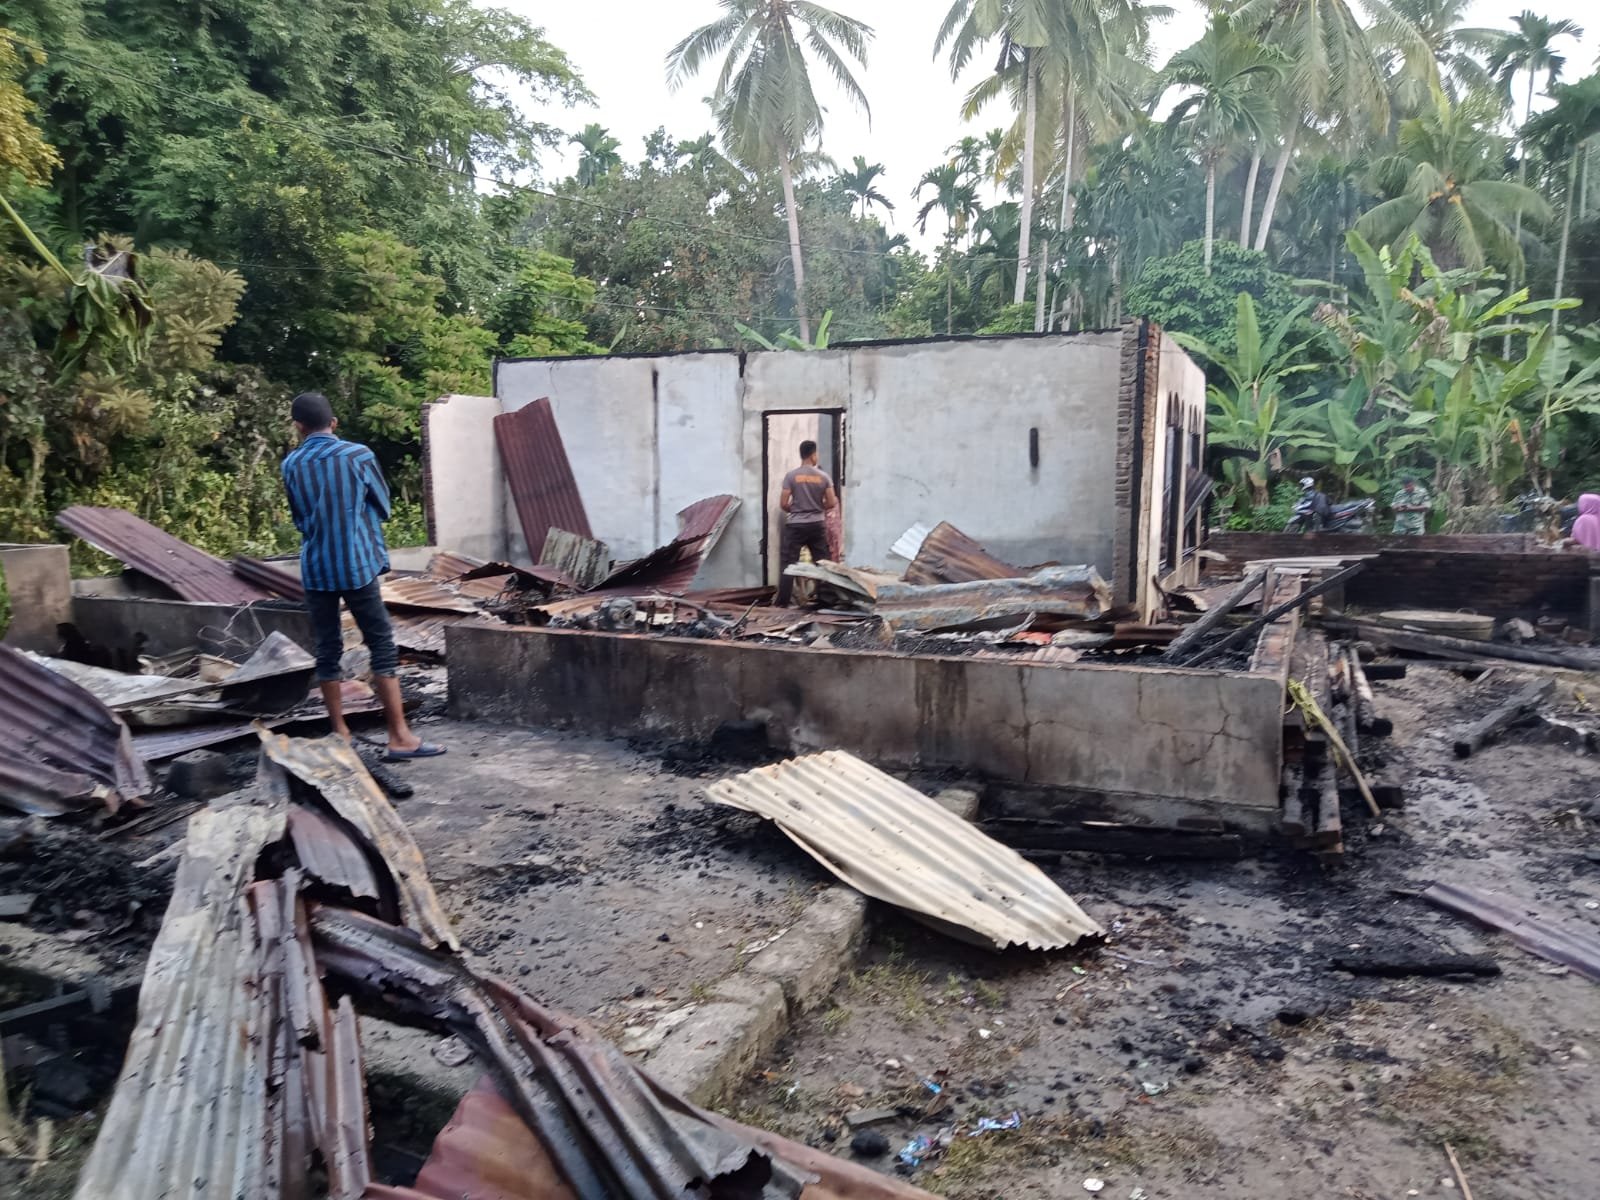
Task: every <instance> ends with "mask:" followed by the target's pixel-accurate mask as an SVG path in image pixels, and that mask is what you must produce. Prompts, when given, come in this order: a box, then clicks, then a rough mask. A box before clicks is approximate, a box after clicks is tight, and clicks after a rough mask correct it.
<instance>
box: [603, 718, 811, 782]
mask: <svg viewBox="0 0 1600 1200" xmlns="http://www.w3.org/2000/svg"><path fill="white" fill-rule="evenodd" d="M628 746H629V748H630V749H633V750H635V751H637V752H639V753H641V754H649V755H652V756H659V757H660V759H661V765H662V766H663V767H664V768H665V769H666V770H668V771H670V772H672V773H673V774H674V775H688V776H692V777H699V776H705V775H720V774H722V773H723V772H724V771H726V770H727V768H728V767H729V766H730V765H731V766H743V767H759V766H765V765H767V764H768V763H775V762H779V761H780V760H782V759H784V758H787V757H788V755H787V754H785V753H784V752H783V751H782V750H779V749H778V748H776V747H774V746H773V745H772V744H771V743H770V742H769V741H768V738H767V727H766V724H765V723H764V722H761V721H726V722H724V723H723V724H722V725H720V726H718V727H717V730H716V732H714V733H713V734H712V735H711V736H710V737H709V738H708V739H706V740H705V741H694V742H690V741H684V742H672V743H670V744H668V745H665V746H663V745H662V744H661V743H659V742H654V743H652V742H648V741H642V740H639V739H630V741H629V742H628Z"/></svg>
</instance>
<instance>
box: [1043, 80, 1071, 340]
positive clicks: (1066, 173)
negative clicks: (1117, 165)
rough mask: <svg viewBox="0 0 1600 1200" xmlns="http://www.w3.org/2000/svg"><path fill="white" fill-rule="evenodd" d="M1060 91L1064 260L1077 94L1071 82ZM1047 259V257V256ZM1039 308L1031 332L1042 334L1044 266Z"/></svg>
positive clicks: (1069, 214) (1068, 230)
mask: <svg viewBox="0 0 1600 1200" xmlns="http://www.w3.org/2000/svg"><path fill="white" fill-rule="evenodd" d="M1062 90H1063V91H1064V92H1065V93H1066V101H1065V108H1066V111H1065V112H1064V113H1063V114H1062V117H1061V121H1062V125H1063V126H1064V131H1065V133H1066V143H1067V163H1066V166H1065V167H1064V168H1063V169H1062V175H1061V257H1062V258H1063V259H1065V258H1066V255H1067V245H1068V242H1069V239H1070V238H1071V237H1072V210H1073V206H1074V204H1075V203H1076V201H1075V199H1074V197H1073V195H1072V168H1073V166H1074V161H1073V160H1074V159H1076V158H1077V156H1078V94H1077V91H1076V90H1075V89H1074V88H1073V86H1072V80H1071V79H1070V78H1069V79H1067V81H1066V84H1065V86H1064V87H1063V88H1062ZM1047 257H1048V256H1047ZM1039 296H1040V301H1039V308H1038V310H1037V312H1036V313H1035V318H1034V323H1033V331H1034V332H1035V333H1043V332H1044V326H1045V320H1044V307H1043V305H1044V299H1043V297H1044V264H1043V263H1040V264H1039Z"/></svg>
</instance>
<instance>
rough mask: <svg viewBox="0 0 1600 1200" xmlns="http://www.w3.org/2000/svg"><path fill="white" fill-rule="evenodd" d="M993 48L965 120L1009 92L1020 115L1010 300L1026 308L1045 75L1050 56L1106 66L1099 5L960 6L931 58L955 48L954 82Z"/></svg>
mask: <svg viewBox="0 0 1600 1200" xmlns="http://www.w3.org/2000/svg"><path fill="white" fill-rule="evenodd" d="M994 41H998V42H999V56H998V59H997V61H996V64H995V69H994V73H993V74H992V75H990V76H989V77H988V78H987V79H986V80H984V81H983V82H981V83H979V84H978V85H977V87H975V88H973V90H972V92H971V93H970V94H969V95H968V97H967V100H966V104H965V105H964V107H963V109H962V113H963V115H964V116H966V117H967V118H968V119H970V118H972V117H973V116H975V115H976V114H977V112H978V110H979V109H981V108H982V107H983V106H984V104H985V103H987V102H988V100H989V99H990V98H992V97H993V96H995V95H998V94H999V93H1001V92H1003V91H1004V92H1009V93H1011V95H1012V96H1013V98H1014V99H1015V101H1016V103H1017V106H1018V108H1019V109H1020V110H1021V112H1022V125H1023V134H1022V196H1021V216H1020V220H1021V222H1022V229H1021V237H1020V239H1019V242H1018V249H1017V280H1016V286H1015V289H1014V292H1013V300H1012V302H1013V303H1015V304H1020V303H1022V301H1023V299H1024V297H1025V296H1026V295H1027V288H1028V275H1029V272H1030V270H1031V266H1032V261H1033V255H1032V251H1033V207H1034V202H1035V200H1036V198H1037V193H1038V187H1037V183H1036V165H1037V162H1036V158H1037V147H1038V129H1039V84H1040V74H1041V71H1042V70H1043V68H1044V65H1045V61H1046V59H1047V57H1048V55H1049V53H1051V52H1054V53H1056V54H1063V55H1070V56H1072V57H1073V58H1074V59H1075V60H1078V61H1080V62H1082V63H1085V64H1087V63H1090V62H1100V61H1103V60H1104V58H1105V56H1106V53H1107V50H1106V33H1105V29H1104V26H1103V24H1102V21H1101V13H1100V9H1099V7H1098V5H1097V4H1096V2H1095V0H954V3H952V5H951V6H950V11H949V12H948V13H947V14H946V16H945V19H944V23H943V24H942V25H941V26H940V27H939V33H938V36H937V37H936V38H935V40H934V47H933V52H934V55H935V57H937V56H938V55H940V54H942V53H944V51H945V48H946V47H947V46H948V47H949V57H950V75H951V78H958V77H959V76H960V74H961V72H962V71H963V70H964V69H965V68H966V67H967V65H968V64H969V63H970V62H971V61H972V58H973V56H974V55H975V54H976V53H977V51H978V50H979V48H981V47H982V46H985V45H987V44H989V43H990V42H994ZM1085 73H1088V72H1085Z"/></svg>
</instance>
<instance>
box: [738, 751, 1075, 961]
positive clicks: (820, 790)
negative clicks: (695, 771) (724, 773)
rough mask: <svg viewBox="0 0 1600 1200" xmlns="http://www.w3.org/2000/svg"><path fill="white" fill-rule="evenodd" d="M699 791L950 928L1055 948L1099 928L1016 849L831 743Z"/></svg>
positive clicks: (864, 887)
mask: <svg viewBox="0 0 1600 1200" xmlns="http://www.w3.org/2000/svg"><path fill="white" fill-rule="evenodd" d="M706 794H707V795H708V796H710V797H711V799H713V800H715V801H717V802H718V803H720V804H728V805H732V806H733V807H735V808H742V809H745V810H746V811H748V812H753V813H758V814H760V815H761V816H763V817H767V818H769V819H771V820H773V821H776V822H777V823H778V825H779V827H780V828H781V829H782V830H783V831H784V832H785V833H786V834H788V835H789V836H790V837H791V838H792V839H794V841H795V843H796V844H797V845H798V846H799V847H800V848H801V849H802V850H804V851H806V853H808V854H810V855H811V856H812V857H814V858H815V859H816V860H817V861H818V862H820V863H822V865H823V866H825V867H827V868H828V869H829V870H830V871H832V872H833V873H834V874H835V875H837V876H838V877H839V878H840V879H842V880H844V882H846V883H848V884H849V885H850V886H851V887H853V888H856V889H857V890H858V891H861V892H864V893H866V894H867V895H868V896H872V897H873V898H875V899H878V900H882V901H885V902H886V903H889V904H894V905H898V906H899V907H901V908H904V909H907V910H909V911H910V912H911V913H913V914H914V915H917V916H919V917H921V918H924V919H927V920H930V921H931V922H932V923H934V924H935V925H938V926H940V927H944V928H947V929H950V930H951V931H952V932H955V933H957V934H960V933H961V932H962V931H971V932H973V933H976V934H980V935H981V936H982V937H983V938H984V939H987V940H989V941H992V942H993V943H994V944H995V945H996V946H998V947H1000V948H1001V949H1004V948H1005V947H1007V946H1013V945H1019V946H1027V947H1029V948H1030V949H1034V950H1054V949H1058V948H1060V947H1062V946H1071V945H1073V944H1075V943H1077V942H1078V941H1080V940H1082V939H1083V938H1086V937H1094V936H1101V935H1103V934H1104V933H1105V930H1104V929H1102V928H1101V927H1100V925H1099V923H1098V922H1096V921H1095V920H1094V919H1093V918H1091V917H1090V916H1089V915H1088V914H1086V913H1085V912H1084V911H1083V910H1082V909H1081V908H1079V907H1078V905H1077V903H1076V902H1075V901H1074V900H1073V899H1072V897H1071V896H1068V895H1067V894H1066V893H1065V892H1063V891H1062V890H1061V889H1060V888H1059V887H1057V886H1056V885H1055V884H1054V883H1053V882H1052V881H1051V880H1050V878H1049V877H1048V876H1047V875H1045V873H1044V872H1043V871H1041V870H1039V868H1038V867H1036V866H1034V865H1033V864H1032V863H1030V862H1028V861H1027V860H1026V859H1024V858H1023V857H1022V856H1021V855H1020V854H1018V853H1017V852H1016V851H1015V850H1012V849H1011V848H1010V847H1008V846H1002V845H1001V844H1000V843H999V842H997V841H995V840H994V839H993V838H990V837H987V836H985V835H984V834H982V833H980V832H979V831H978V830H977V829H975V828H973V827H972V826H971V825H970V824H968V823H967V822H966V821H963V820H962V819H961V818H960V817H958V816H956V815H955V814H953V813H951V812H948V811H946V810H945V809H944V808H942V807H940V806H939V805H938V804H937V803H935V802H934V801H933V800H930V799H929V798H928V797H927V796H924V795H923V794H922V793H921V792H919V791H917V790H916V789H915V788H912V787H908V786H907V785H906V784H904V783H901V782H900V781H899V780H898V779H894V778H892V777H891V776H889V775H885V774H884V773H883V772H882V771H880V770H878V769H877V768H876V767H872V766H869V765H868V764H866V763H864V762H862V761H861V760H860V759H858V758H854V757H852V756H851V755H849V754H845V753H844V752H842V751H838V750H834V751H829V752H827V753H824V754H812V755H807V756H806V757H804V758H794V759H790V760H789V761H788V762H782V763H778V764H776V765H774V766H770V767H762V768H760V769H759V770H755V771H750V772H747V773H746V774H743V775H738V776H735V777H734V778H732V779H724V780H722V781H720V782H718V783H714V784H712V785H711V786H710V787H708V788H707V789H706Z"/></svg>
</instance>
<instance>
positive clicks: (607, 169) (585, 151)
mask: <svg viewBox="0 0 1600 1200" xmlns="http://www.w3.org/2000/svg"><path fill="white" fill-rule="evenodd" d="M567 141H568V142H569V143H571V144H572V145H574V146H577V147H579V148H580V149H581V151H582V153H581V154H579V156H578V172H577V179H578V186H579V187H586V188H589V187H593V186H594V185H595V184H597V183H599V182H600V181H601V180H602V179H604V178H605V177H606V176H607V175H609V174H611V172H612V171H614V170H616V168H618V167H620V166H621V165H622V155H620V154H618V153H617V151H618V150H619V149H621V148H622V143H621V142H619V141H617V139H616V138H614V137H612V136H611V131H610V130H609V129H607V128H606V127H605V126H604V125H598V124H595V123H594V122H593V121H591V122H590V123H589V124H587V125H585V126H584V127H583V129H582V130H581V131H579V132H578V133H575V134H573V135H572V136H571V137H570V138H568V139H567Z"/></svg>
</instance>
